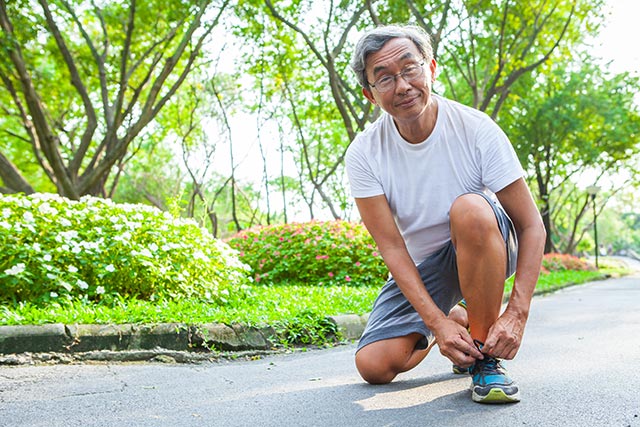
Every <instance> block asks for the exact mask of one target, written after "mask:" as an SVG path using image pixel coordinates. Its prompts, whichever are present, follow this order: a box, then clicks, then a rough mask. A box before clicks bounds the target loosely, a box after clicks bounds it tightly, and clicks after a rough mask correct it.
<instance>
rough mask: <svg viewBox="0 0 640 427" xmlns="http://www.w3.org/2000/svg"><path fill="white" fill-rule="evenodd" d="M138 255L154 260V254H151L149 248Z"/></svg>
mask: <svg viewBox="0 0 640 427" xmlns="http://www.w3.org/2000/svg"><path fill="white" fill-rule="evenodd" d="M138 254H140V255H142V256H144V257H147V258H153V254H152V253H151V251H150V250H149V249H147V248H143V249H142V250H141V251H140V252H138Z"/></svg>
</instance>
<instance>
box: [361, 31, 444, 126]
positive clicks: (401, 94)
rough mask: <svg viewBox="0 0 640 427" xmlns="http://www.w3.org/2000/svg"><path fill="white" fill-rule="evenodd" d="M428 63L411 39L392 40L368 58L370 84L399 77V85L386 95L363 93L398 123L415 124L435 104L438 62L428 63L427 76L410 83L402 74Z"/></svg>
mask: <svg viewBox="0 0 640 427" xmlns="http://www.w3.org/2000/svg"><path fill="white" fill-rule="evenodd" d="M423 61H425V59H424V58H423V57H422V55H421V54H420V51H419V50H418V48H417V47H416V45H415V44H414V43H413V42H412V41H411V40H409V39H405V38H395V39H391V40H389V41H388V42H387V43H386V44H385V45H384V46H383V47H382V49H380V50H379V51H378V52H376V53H372V54H370V55H369V57H368V58H367V66H366V73H367V80H368V81H369V83H370V84H371V83H374V85H375V82H376V81H378V80H379V79H380V78H382V77H384V76H394V75H395V76H396V78H395V85H394V86H393V87H392V88H391V89H389V90H387V91H384V92H380V91H379V90H378V89H377V88H376V87H372V88H370V89H363V90H362V91H363V93H364V95H365V96H366V97H367V99H369V101H371V102H372V103H374V104H376V105H379V106H380V107H381V108H382V109H383V110H385V111H386V112H387V113H389V114H390V115H391V116H393V118H394V119H396V120H397V121H405V120H415V119H416V118H418V117H419V116H420V115H421V114H423V113H424V112H425V110H426V109H427V107H428V106H429V104H430V102H431V85H432V83H433V81H434V79H435V71H436V62H435V60H433V59H432V60H431V61H429V62H425V63H424V66H423V68H424V74H423V75H422V76H420V77H419V78H417V79H415V80H412V81H410V82H407V81H406V80H405V79H404V78H402V77H401V76H399V75H398V74H399V73H401V72H403V71H404V70H406V69H407V67H411V66H415V65H417V64H420V63H422V62H423Z"/></svg>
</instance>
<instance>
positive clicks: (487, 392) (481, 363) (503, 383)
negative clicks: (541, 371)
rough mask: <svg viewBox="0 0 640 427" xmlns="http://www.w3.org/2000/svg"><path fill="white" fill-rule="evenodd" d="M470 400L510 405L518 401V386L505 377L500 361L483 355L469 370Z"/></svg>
mask: <svg viewBox="0 0 640 427" xmlns="http://www.w3.org/2000/svg"><path fill="white" fill-rule="evenodd" d="M470 373H471V376H472V383H471V390H472V395H471V398H472V399H473V401H474V402H479V403H511V402H519V401H520V390H519V389H518V386H517V385H516V384H515V383H514V382H513V380H512V379H511V378H509V376H508V375H507V372H506V371H505V369H504V367H503V366H502V365H501V363H500V361H499V360H498V359H496V358H494V357H490V356H487V355H485V356H484V359H482V360H476V363H475V364H474V365H473V366H472V367H471V368H470Z"/></svg>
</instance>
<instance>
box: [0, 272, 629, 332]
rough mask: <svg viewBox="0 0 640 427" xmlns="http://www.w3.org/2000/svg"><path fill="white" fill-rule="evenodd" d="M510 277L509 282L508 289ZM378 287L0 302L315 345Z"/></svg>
mask: <svg viewBox="0 0 640 427" xmlns="http://www.w3.org/2000/svg"><path fill="white" fill-rule="evenodd" d="M625 273H626V272H625V271H624V269H622V268H620V267H619V266H616V265H607V266H604V267H601V269H600V271H569V270H567V271H557V272H552V273H549V274H545V275H542V276H541V277H540V280H539V281H538V285H537V287H536V292H537V293H546V292H552V291H554V290H557V289H560V288H563V287H566V286H571V285H577V284H581V283H585V282H589V281H593V280H598V279H602V278H604V277H607V276H610V275H612V274H615V275H620V274H625ZM512 280H513V279H511V280H509V281H508V282H507V285H506V288H505V290H506V292H509V291H510V290H511V287H512V286H513V282H512ZM378 291H379V286H369V287H356V286H325V287H320V286H303V285H281V286H278V285H271V286H265V285H255V286H253V288H252V289H251V291H250V292H249V296H248V298H246V299H245V300H243V301H242V302H241V303H239V304H236V305H228V306H222V307H221V306H213V305H208V304H204V303H202V302H200V301H197V300H190V299H185V300H180V301H169V300H165V301H155V302H148V301H140V300H125V299H121V300H118V301H117V302H116V303H115V304H113V305H111V306H106V305H93V304H89V303H86V302H82V301H74V302H68V303H62V304H61V303H53V304H49V305H47V306H44V307H38V306H35V305H32V304H20V305H17V306H13V307H10V306H6V305H5V306H0V325H39V324H46V323H63V324H123V323H134V324H140V323H173V322H176V323H187V324H203V323H227V324H231V323H242V324H246V325H253V326H265V325H271V326H274V325H275V327H276V329H279V330H280V332H284V333H292V334H294V335H295V336H294V337H292V338H290V339H289V338H287V339H284V341H285V343H289V344H294V343H296V341H297V342H300V341H304V339H305V337H304V335H309V336H312V337H314V338H313V340H312V341H313V342H307V344H309V343H313V344H317V343H322V342H323V341H326V340H327V339H328V338H327V337H326V336H325V335H326V334H325V332H328V333H331V332H335V331H331V330H327V328H329V329H330V326H328V325H327V322H326V320H325V319H326V317H327V316H331V315H339V314H365V313H367V312H368V311H369V310H370V308H371V306H372V304H373V301H374V300H375V298H376V296H377V294H378ZM300 330H302V331H303V332H300ZM292 331H298V332H296V333H293V332H292ZM316 335H318V336H316ZM329 335H330V334H329ZM286 341H290V342H286Z"/></svg>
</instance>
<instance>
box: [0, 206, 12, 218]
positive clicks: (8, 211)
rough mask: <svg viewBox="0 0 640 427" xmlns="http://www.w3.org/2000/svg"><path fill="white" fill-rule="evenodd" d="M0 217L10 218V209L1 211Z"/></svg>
mask: <svg viewBox="0 0 640 427" xmlns="http://www.w3.org/2000/svg"><path fill="white" fill-rule="evenodd" d="M2 216H3V217H4V218H9V217H10V216H11V209H9V208H4V209H2Z"/></svg>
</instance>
